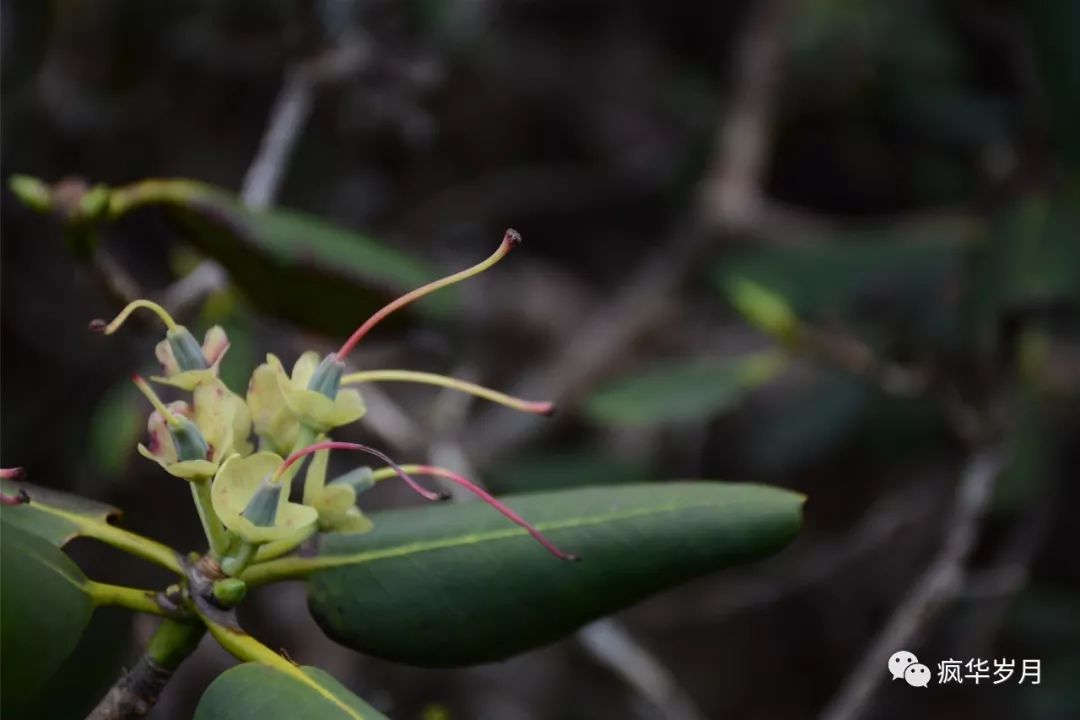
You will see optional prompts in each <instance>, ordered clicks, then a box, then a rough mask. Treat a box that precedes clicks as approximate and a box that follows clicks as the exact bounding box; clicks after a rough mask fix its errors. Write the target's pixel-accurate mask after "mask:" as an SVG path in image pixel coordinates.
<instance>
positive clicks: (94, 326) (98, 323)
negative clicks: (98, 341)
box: [87, 318, 109, 332]
mask: <svg viewBox="0 0 1080 720" xmlns="http://www.w3.org/2000/svg"><path fill="white" fill-rule="evenodd" d="M87 327H89V328H90V330H91V331H92V332H105V328H107V327H109V323H107V322H105V321H104V320H102V319H101V318H94V319H93V320H91V321H90V324H89V325H88V326H87Z"/></svg>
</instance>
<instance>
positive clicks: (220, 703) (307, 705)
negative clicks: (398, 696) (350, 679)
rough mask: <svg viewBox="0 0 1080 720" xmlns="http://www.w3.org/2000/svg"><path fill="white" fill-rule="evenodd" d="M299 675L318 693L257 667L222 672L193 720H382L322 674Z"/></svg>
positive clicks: (309, 670)
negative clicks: (313, 685)
mask: <svg viewBox="0 0 1080 720" xmlns="http://www.w3.org/2000/svg"><path fill="white" fill-rule="evenodd" d="M301 669H302V670H303V671H304V673H305V674H306V675H307V676H308V677H309V678H310V679H311V680H312V681H313V683H314V684H317V685H318V686H319V687H320V690H316V689H314V688H313V687H311V686H310V685H305V684H303V683H302V682H300V680H298V679H297V678H294V677H290V676H288V675H285V674H284V673H281V672H278V671H277V670H274V669H273V668H269V667H266V666H265V665H259V664H258V663H245V664H243V665H238V666H236V667H234V668H232V669H230V670H227V671H226V672H224V673H222V674H221V675H220V676H218V678H217V679H216V680H215V681H214V682H213V683H211V685H210V687H209V688H207V689H206V692H205V693H204V694H203V696H202V700H200V701H199V707H198V708H196V709H195V719H194V720H266V719H267V718H289V720H385V717H386V716H384V715H383V714H382V713H380V712H378V711H376V710H375V709H374V708H372V707H371V706H370V705H368V704H367V703H366V702H364V701H363V700H361V699H360V698H358V697H356V696H355V695H353V694H352V693H351V692H349V690H348V689H347V688H346V687H345V686H344V685H342V684H341V683H339V682H338V681H337V680H335V679H334V678H333V677H331V676H330V675H329V674H327V673H326V672H324V671H322V670H320V669H318V668H314V667H303V668H301ZM328 696H332V697H333V698H336V699H337V700H338V701H340V702H341V703H343V704H344V705H345V706H347V707H348V710H346V709H345V708H343V707H341V705H339V704H338V703H335V702H334V701H333V700H331V699H330V697H328Z"/></svg>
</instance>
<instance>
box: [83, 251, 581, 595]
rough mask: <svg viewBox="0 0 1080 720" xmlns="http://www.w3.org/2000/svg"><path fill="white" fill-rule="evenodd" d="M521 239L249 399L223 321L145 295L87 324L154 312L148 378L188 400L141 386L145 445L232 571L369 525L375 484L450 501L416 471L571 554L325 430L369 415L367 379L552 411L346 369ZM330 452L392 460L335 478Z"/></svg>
mask: <svg viewBox="0 0 1080 720" xmlns="http://www.w3.org/2000/svg"><path fill="white" fill-rule="evenodd" d="M518 242H520V236H519V235H518V234H517V233H516V232H514V231H513V230H508V231H507V232H506V235H505V236H504V238H503V241H502V243H501V244H500V246H499V248H498V250H496V252H495V253H494V254H492V255H491V256H490V257H489V258H487V259H486V260H484V261H483V262H481V263H479V264H477V265H475V266H473V267H471V268H468V269H467V270H463V271H461V272H459V273H455V274H454V275H450V276H448V277H445V278H443V279H441V280H437V281H435V282H432V283H429V284H428V285H424V286H423V287H420V288H418V289H416V290H414V291H412V292H410V293H408V294H406V295H404V296H402V297H400V298H398V299H397V300H395V301H393V302H391V303H389V304H388V305H386V306H385V307H383V308H382V309H381V310H379V311H378V312H376V313H375V314H374V315H372V316H371V318H369V319H368V320H367V321H365V322H364V323H363V324H362V325H360V327H359V328H358V329H357V330H356V332H354V333H353V334H352V336H350V337H349V338H348V340H346V341H345V343H344V344H343V345H342V346H341V348H340V349H339V350H338V351H337V352H335V353H330V354H327V355H326V356H325V357H321V358H320V356H319V354H318V353H315V352H311V351H309V352H305V353H304V354H302V355H301V356H300V357H299V359H297V360H296V362H295V363H294V364H293V366H292V370H291V372H287V371H286V369H285V366H284V365H283V364H282V362H281V360H280V359H278V357H276V356H275V355H273V354H269V355H267V356H266V362H265V363H263V364H261V365H259V366H258V367H257V368H255V371H254V372H253V373H252V375H251V380H250V382H249V384H248V388H247V393H246V396H245V397H241V396H240V395H238V394H236V393H234V392H233V391H232V390H230V389H229V388H228V387H226V386H225V384H224V383H223V382H222V381H221V380H220V379H219V378H218V367H219V365H220V364H221V362H222V359H223V358H224V356H225V354H226V352H227V351H228V349H229V340H228V337H227V336H226V334H225V331H224V330H223V329H222V328H220V327H216V326H215V327H212V328H210V329H209V330H208V331H207V332H206V335H205V337H204V339H203V342H202V343H199V342H198V341H197V340H196V339H195V337H194V336H193V335H192V334H191V332H190V331H188V329H187V328H185V327H184V326H182V325H179V324H177V323H176V321H175V320H174V319H173V318H172V317H171V316H170V315H169V314H168V312H166V310H165V309H164V308H162V307H161V306H160V305H157V304H156V303H153V302H151V301H149V300H136V301H135V302H133V303H131V304H130V305H128V306H127V307H126V308H124V310H123V311H122V312H121V313H120V314H119V315H118V316H117V317H116V318H115V319H113V320H112V321H111V322H105V321H103V320H95V321H93V322H92V323H91V328H92V329H95V330H98V331H101V332H104V333H105V334H112V333H114V332H116V330H118V329H119V328H120V327H121V326H122V325H123V324H124V322H125V321H126V320H127V319H128V317H129V316H130V315H131V314H132V313H133V312H135V311H136V310H140V309H143V310H148V311H151V312H153V313H155V314H156V315H157V316H158V317H160V318H161V320H162V321H163V322H164V323H165V327H166V333H165V339H164V340H162V341H161V342H160V343H158V345H157V347H156V355H157V358H158V360H159V361H160V363H161V366H162V374H161V375H160V376H155V377H153V378H151V379H152V380H153V381H154V382H156V383H158V384H160V385H165V386H169V387H170V388H171V391H172V392H179V393H182V394H183V395H184V398H183V399H177V400H174V401H171V402H165V401H163V400H161V399H160V398H159V397H158V395H157V393H156V392H155V390H154V389H153V388H152V387H151V385H150V384H149V383H148V382H146V381H145V380H144V379H143V378H141V377H139V376H135V377H134V378H133V379H134V382H135V384H136V386H137V387H138V388H139V390H140V391H141V392H142V393H143V394H144V395H145V396H146V398H147V399H148V400H149V401H150V403H151V405H152V406H153V408H154V409H153V412H152V413H151V414H150V417H149V419H148V421H147V435H148V438H147V441H146V443H145V444H140V445H139V446H138V450H139V452H140V453H141V454H142V455H144V456H145V457H147V458H149V459H150V460H153V461H154V462H156V463H157V464H158V465H160V466H161V467H162V468H163V469H164V470H165V471H166V472H167V473H169V474H170V475H173V476H175V477H178V478H182V479H184V480H186V481H187V482H188V483H189V484H190V485H191V489H192V494H193V497H194V500H195V505H196V508H197V510H198V512H199V517H200V519H201V521H202V524H203V528H204V530H205V532H206V536H207V539H208V542H209V544H210V550H211V556H212V557H213V558H214V559H215V560H217V561H219V562H220V565H221V568H222V569H223V571H224V572H225V573H226V574H229V575H235V574H237V573H239V572H240V571H241V570H243V569H244V567H246V566H247V565H248V564H250V563H251V562H253V561H259V560H263V559H269V558H272V557H277V556H280V555H282V554H285V553H288V552H290V551H292V550H293V549H295V548H296V547H297V546H298V545H299V544H300V543H301V542H303V541H304V540H305V539H307V538H308V537H310V536H311V535H313V534H314V533H316V532H327V533H332V532H336V533H360V532H366V531H368V530H370V529H371V528H372V523H371V521H370V520H369V519H368V518H367V517H366V516H365V515H364V514H363V512H362V511H361V510H360V508H359V507H357V497H358V495H359V494H360V493H361V492H363V491H364V490H366V489H367V488H369V487H371V486H372V485H374V484H375V483H376V482H378V481H380V480H384V479H388V478H391V477H398V478H400V479H402V480H403V481H405V482H406V483H408V485H409V486H410V487H411V488H413V489H414V490H415V491H417V492H418V493H419V494H421V495H422V496H423V497H425V498H426V499H429V500H437V499H440V498H441V497H443V495H441V494H438V493H433V492H431V491H429V490H426V489H424V488H423V487H422V486H420V485H419V484H418V483H417V482H416V480H415V479H414V478H413V476H414V475H427V476H437V477H442V478H444V479H446V480H449V481H450V482H452V483H455V484H457V485H459V486H461V487H464V488H465V489H467V490H469V491H470V492H472V493H474V494H476V495H477V496H478V497H479V498H480V499H481V500H483V501H484V502H486V503H488V504H489V505H491V506H492V507H493V508H495V509H496V510H498V511H499V512H501V513H502V514H503V515H505V516H506V517H507V518H508V519H509V520H510V521H512V522H514V523H517V524H518V525H520V526H522V527H523V528H525V530H526V531H527V532H529V533H530V534H531V535H532V536H533V537H534V538H536V539H537V540H538V541H539V542H540V543H541V544H542V545H543V546H544V547H545V548H547V549H548V550H549V551H551V552H552V553H553V554H555V555H556V556H558V557H561V558H564V559H573V557H574V556H572V555H568V554H566V553H564V552H562V551H561V550H559V549H558V548H556V547H555V546H554V545H553V544H552V543H551V542H550V541H548V540H547V539H546V538H545V537H544V536H543V535H542V534H541V533H540V532H539V531H537V530H536V529H535V528H534V527H532V526H531V525H530V524H529V523H528V522H527V521H525V520H524V519H523V518H521V517H520V516H519V515H517V514H516V513H514V512H513V511H512V510H511V509H510V508H508V507H506V506H505V505H503V504H502V503H501V502H499V501H498V500H496V499H495V498H494V497H492V496H491V495H490V494H488V493H487V492H486V491H485V490H483V489H482V488H480V487H479V486H477V485H475V484H474V483H472V482H470V481H469V480H467V479H465V478H463V477H461V476H459V475H457V474H455V473H453V472H451V471H449V470H446V469H443V468H438V467H432V466H428V465H407V466H401V465H398V464H396V463H394V462H393V461H392V460H391V459H390V458H389V457H387V456H386V455H384V454H383V453H382V452H380V451H378V450H376V449H374V448H371V447H368V446H366V445H360V444H358V443H346V442H336V441H333V440H330V439H329V434H330V433H331V432H332V431H333V430H334V429H335V428H338V427H341V426H343V425H348V424H349V423H352V422H355V421H356V420H358V419H360V418H361V417H362V416H363V415H364V412H365V407H364V402H363V399H362V398H361V395H360V393H359V392H358V391H357V390H356V389H355V388H354V387H350V386H353V385H360V384H362V383H367V382H380V381H392V382H419V383H426V384H430V385H438V386H442V387H449V388H454V389H457V390H461V391H463V392H467V393H471V394H473V395H476V396H478V397H482V398H485V399H487V400H490V401H493V402H497V403H500V404H503V405H506V406H508V407H511V408H514V409H517V410H521V411H524V412H532V413H537V414H549V413H550V412H551V410H552V406H551V403H546V402H529V401H525V400H520V399H517V398H513V397H510V396H507V395H504V394H502V393H498V392H496V391H494V390H490V389H488V388H484V387H480V386H478V385H474V384H472V383H467V382H464V381H461V380H457V379H454V378H449V377H444V376H441V375H433V374H430V373H421V372H415V371H408V370H366V371H359V372H353V373H346V365H345V363H346V359H347V358H348V356H349V355H350V353H351V352H352V350H353V349H354V348H355V347H356V345H357V343H358V342H359V341H360V340H361V339H362V338H363V337H364V336H365V335H366V334H367V333H368V332H369V331H370V330H371V329H372V328H373V327H374V326H375V325H376V324H378V323H379V321H381V320H382V319H383V318H385V317H386V316H387V315H389V314H390V313H392V312H394V311H395V310H397V309H399V308H401V307H403V306H405V305H407V304H409V303H411V302H413V301H415V300H417V299H419V298H421V297H423V296H425V295H427V294H428V293H431V292H433V291H435V290H438V289H439V288H442V287H446V286H447V285H451V284H453V283H456V282H460V281H462V280H465V279H466V278H469V277H472V276H473V275H476V274H477V273H480V272H483V271H484V270H486V269H487V268H489V267H491V266H492V265H494V264H495V263H497V262H498V261H499V260H501V259H502V258H503V257H504V256H505V255H506V254H507V253H508V252H509V251H510V249H511V248H512V247H513V246H514V245H516V244H517V243H518ZM331 450H351V451H359V452H364V453H367V454H369V455H373V456H375V457H377V458H378V459H380V460H382V461H383V462H384V463H385V464H386V467H384V468H379V469H377V470H372V469H370V468H366V467H363V468H357V469H356V470H353V471H351V472H349V473H346V474H345V475H342V476H341V477H338V478H335V479H333V480H330V481H327V478H326V474H327V464H328V454H329V452H330V451H331ZM309 455H311V456H313V457H312V458H311V461H310V463H309V464H308V468H307V471H306V474H305V476H304V480H303V482H304V487H303V494H302V501H301V502H294V501H293V500H291V499H290V498H291V495H292V493H291V486H292V482H293V480H294V478H295V476H296V475H297V473H298V471H299V469H300V468H301V466H302V465H303V462H304V460H305V459H306V458H307V457H308V456H309Z"/></svg>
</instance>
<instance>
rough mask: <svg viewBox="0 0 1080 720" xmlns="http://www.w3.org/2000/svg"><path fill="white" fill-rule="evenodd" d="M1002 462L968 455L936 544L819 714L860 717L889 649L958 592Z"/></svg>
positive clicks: (904, 645) (909, 638)
mask: <svg viewBox="0 0 1080 720" xmlns="http://www.w3.org/2000/svg"><path fill="white" fill-rule="evenodd" d="M1002 464H1003V457H1002V450H1001V449H999V448H993V449H984V450H981V451H978V452H976V453H975V454H974V455H973V456H972V457H971V459H970V460H969V461H968V463H967V465H966V466H965V468H964V472H963V475H962V476H961V478H960V482H959V484H958V485H957V488H956V497H955V501H954V506H953V509H952V512H951V514H950V515H949V529H948V533H947V535H946V537H945V542H944V544H943V545H942V547H941V550H940V551H939V552H938V555H937V557H935V558H934V561H933V562H932V563H931V564H930V566H929V567H928V568H927V569H926V571H925V572H924V573H923V575H922V577H920V578H919V580H918V582H916V584H915V586H914V587H913V588H912V589H911V591H910V592H909V593H908V594H907V596H906V597H905V598H904V599H903V601H902V602H901V603H900V605H899V606H898V607H897V608H896V610H895V611H894V612H893V614H892V617H890V618H889V621H888V622H887V623H886V625H885V627H884V628H883V629H882V630H881V632H880V633H879V634H878V636H877V637H876V638H875V639H874V641H873V642H872V643H871V644H870V647H869V648H868V649H867V650H866V652H865V653H863V655H862V657H861V658H860V659H859V661H858V662H857V663H856V664H855V666H854V669H853V670H852V672H851V674H850V675H849V676H848V677H847V679H846V680H845V681H844V683H843V685H842V686H841V688H840V690H839V692H837V694H836V695H835V697H834V698H833V699H832V701H831V702H830V703H829V704H828V705H827V706H826V708H825V710H824V711H823V712H822V714H821V718H822V720H856V718H859V717H861V716H862V715H863V714H864V713H865V711H866V710H867V709H868V708H869V705H870V702H871V701H872V700H873V696H874V691H875V690H876V689H877V687H878V685H879V684H880V683H881V680H882V678H884V677H885V676H886V663H887V661H888V659H889V655H891V654H892V653H894V652H896V651H897V650H904V649H908V647H909V646H910V644H911V643H912V642H913V641H914V640H915V639H916V638H917V637H918V636H919V634H920V632H921V631H922V630H923V629H924V628H925V627H926V626H927V625H928V624H929V623H930V622H931V621H932V620H933V619H934V618H935V617H936V616H937V614H938V613H939V612H940V611H941V609H942V608H943V607H945V606H946V605H947V604H948V603H950V602H951V601H952V600H954V599H955V598H956V597H957V596H958V595H959V594H960V593H961V592H962V589H963V586H964V580H965V575H966V569H965V568H966V564H967V560H968V557H969V556H970V555H971V552H972V550H973V549H974V547H975V541H976V539H977V537H978V532H979V525H980V523H981V521H982V518H983V516H984V514H985V513H986V509H987V506H988V504H989V501H990V497H991V495H992V493H993V489H994V485H995V482H996V480H997V476H998V474H999V473H1000V471H1001V468H1002Z"/></svg>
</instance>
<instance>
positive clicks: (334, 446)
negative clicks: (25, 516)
mask: <svg viewBox="0 0 1080 720" xmlns="http://www.w3.org/2000/svg"><path fill="white" fill-rule="evenodd" d="M319 450H353V451H355V452H364V453H367V454H369V455H374V456H375V457H377V458H379V459H380V460H382V461H383V462H384V463H386V464H387V465H389V466H390V467H391V468H392V469H393V471H394V473H396V474H397V476H398V477H399V478H401V479H402V480H404V481H405V483H406V484H407V485H408V486H409V487H410V488H412V489H413V490H415V491H416V493H417V494H419V495H420V496H421V497H423V498H424V499H425V500H445V499H447V497H446V496H445V495H441V494H439V493H434V492H431V491H430V490H426V489H425V488H423V487H422V486H421V485H420V484H419V483H418V482H416V481H415V480H413V479H412V478H411V477H409V474H408V473H407V472H405V471H404V470H402V469H401V466H400V465H398V464H397V463H396V462H394V461H393V460H391V459H390V458H389V457H387V456H386V454H385V453H382V452H380V451H378V450H376V449H375V448H372V447H368V446H367V445H361V444H360V443H351V442H338V441H336V440H328V441H326V442H320V443H315V444H314V445H308V446H307V447H306V448H303V449H302V450H297V451H296V452H294V453H293V454H292V455H290V456H289V457H287V458H285V462H284V463H282V464H281V467H279V468H278V469H277V472H276V473H275V474H274V479H275V480H276V479H277V478H279V477H281V475H282V474H283V473H284V472H285V471H286V470H288V469H289V467H290V466H291V465H293V464H294V463H296V462H299V461H300V460H302V459H303V458H305V457H306V456H308V455H311V454H312V453H316V452H318V451H319Z"/></svg>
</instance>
